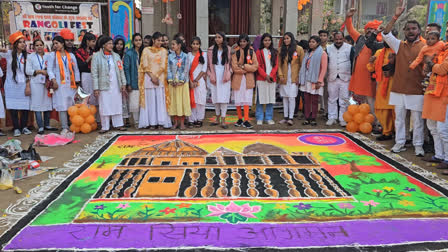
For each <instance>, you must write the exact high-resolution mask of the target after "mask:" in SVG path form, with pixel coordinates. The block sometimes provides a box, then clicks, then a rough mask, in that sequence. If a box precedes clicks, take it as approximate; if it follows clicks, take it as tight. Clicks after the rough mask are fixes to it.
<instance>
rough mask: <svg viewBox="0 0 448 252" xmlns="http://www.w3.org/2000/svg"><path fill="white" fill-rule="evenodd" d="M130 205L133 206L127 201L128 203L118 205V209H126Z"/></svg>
mask: <svg viewBox="0 0 448 252" xmlns="http://www.w3.org/2000/svg"><path fill="white" fill-rule="evenodd" d="M128 207H131V206H130V205H129V204H128V203H126V204H121V203H120V204H119V205H118V206H117V209H126V208H128Z"/></svg>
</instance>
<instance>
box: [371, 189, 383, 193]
mask: <svg viewBox="0 0 448 252" xmlns="http://www.w3.org/2000/svg"><path fill="white" fill-rule="evenodd" d="M372 192H375V193H382V192H383V190H380V189H373V190H372Z"/></svg>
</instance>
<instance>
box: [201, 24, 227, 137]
mask: <svg viewBox="0 0 448 252" xmlns="http://www.w3.org/2000/svg"><path fill="white" fill-rule="evenodd" d="M230 51H231V49H230V46H228V45H227V41H226V35H225V33H224V32H218V33H216V36H215V44H214V45H213V46H211V47H210V48H209V49H208V51H207V76H208V85H207V86H208V87H209V89H210V91H211V94H212V102H213V104H214V105H215V112H216V122H215V123H212V126H216V125H220V124H221V127H222V128H224V129H227V128H228V126H227V125H226V114H227V106H228V105H229V102H230V81H231V77H232V68H231V67H230Z"/></svg>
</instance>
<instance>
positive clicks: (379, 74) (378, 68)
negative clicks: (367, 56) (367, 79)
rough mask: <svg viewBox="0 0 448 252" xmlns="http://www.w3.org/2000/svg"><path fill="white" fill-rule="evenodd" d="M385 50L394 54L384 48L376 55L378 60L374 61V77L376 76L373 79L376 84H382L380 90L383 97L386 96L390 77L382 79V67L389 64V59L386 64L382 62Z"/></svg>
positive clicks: (391, 51)
mask: <svg viewBox="0 0 448 252" xmlns="http://www.w3.org/2000/svg"><path fill="white" fill-rule="evenodd" d="M387 50H390V53H394V51H393V50H392V49H391V48H384V49H382V50H381V52H380V54H379V55H378V59H376V62H375V75H376V76H375V77H376V81H377V83H383V85H382V89H381V95H382V96H383V97H386V96H387V90H388V87H389V80H390V77H383V66H384V65H387V64H389V59H387V62H384V58H385V56H386V52H387Z"/></svg>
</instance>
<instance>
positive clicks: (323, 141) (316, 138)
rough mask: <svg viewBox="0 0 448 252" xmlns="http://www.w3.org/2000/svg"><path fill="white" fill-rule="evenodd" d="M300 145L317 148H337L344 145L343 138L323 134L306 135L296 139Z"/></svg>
mask: <svg viewBox="0 0 448 252" xmlns="http://www.w3.org/2000/svg"><path fill="white" fill-rule="evenodd" d="M297 140H299V141H300V142H302V143H305V144H309V145H317V146H337V145H341V144H344V143H345V140H344V139H343V138H340V137H337V136H332V135H325V134H306V135H302V136H299V137H297Z"/></svg>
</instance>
